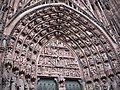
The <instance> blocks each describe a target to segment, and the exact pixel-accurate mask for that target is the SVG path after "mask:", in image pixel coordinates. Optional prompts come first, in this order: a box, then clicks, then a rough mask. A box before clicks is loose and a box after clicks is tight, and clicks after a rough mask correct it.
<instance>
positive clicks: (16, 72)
mask: <svg viewBox="0 0 120 90" xmlns="http://www.w3.org/2000/svg"><path fill="white" fill-rule="evenodd" d="M12 72H13V73H14V74H15V75H19V69H18V67H13V68H12Z"/></svg>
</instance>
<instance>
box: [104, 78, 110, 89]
mask: <svg viewBox="0 0 120 90" xmlns="http://www.w3.org/2000/svg"><path fill="white" fill-rule="evenodd" d="M102 82H103V84H102V89H103V90H110V84H109V83H108V82H107V80H106V79H105V78H103V79H102Z"/></svg>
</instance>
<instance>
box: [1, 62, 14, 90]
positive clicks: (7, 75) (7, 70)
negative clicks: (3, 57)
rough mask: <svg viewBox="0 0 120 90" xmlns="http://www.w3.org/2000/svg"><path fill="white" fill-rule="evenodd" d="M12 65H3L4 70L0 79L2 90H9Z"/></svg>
mask: <svg viewBox="0 0 120 90" xmlns="http://www.w3.org/2000/svg"><path fill="white" fill-rule="evenodd" d="M11 68H12V64H11V63H9V62H8V63H6V64H5V70H4V72H3V77H2V84H3V90H11V77H12V75H11V74H12V71H11Z"/></svg>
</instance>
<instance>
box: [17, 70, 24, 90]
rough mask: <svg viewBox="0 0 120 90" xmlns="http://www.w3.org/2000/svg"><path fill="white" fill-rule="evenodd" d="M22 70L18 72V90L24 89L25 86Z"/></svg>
mask: <svg viewBox="0 0 120 90" xmlns="http://www.w3.org/2000/svg"><path fill="white" fill-rule="evenodd" d="M24 75H25V73H24V71H20V72H19V80H18V88H19V89H18V90H24V88H25V78H24Z"/></svg>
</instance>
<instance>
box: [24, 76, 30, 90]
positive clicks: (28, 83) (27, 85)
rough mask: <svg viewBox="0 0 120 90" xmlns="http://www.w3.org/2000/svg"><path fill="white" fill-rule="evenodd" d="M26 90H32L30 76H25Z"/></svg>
mask: <svg viewBox="0 0 120 90" xmlns="http://www.w3.org/2000/svg"><path fill="white" fill-rule="evenodd" d="M25 90H30V75H29V74H28V75H25Z"/></svg>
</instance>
